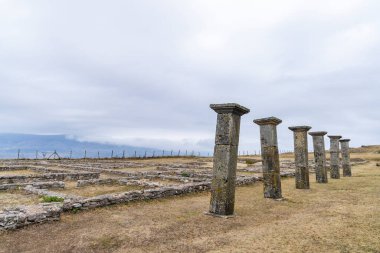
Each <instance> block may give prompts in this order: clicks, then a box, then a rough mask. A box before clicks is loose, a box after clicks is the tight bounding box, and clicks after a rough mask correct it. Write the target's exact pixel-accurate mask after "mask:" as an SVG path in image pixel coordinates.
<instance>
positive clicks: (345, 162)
mask: <svg viewBox="0 0 380 253" xmlns="http://www.w3.org/2000/svg"><path fill="white" fill-rule="evenodd" d="M339 142H340V146H341V149H342V168H343V176H344V177H351V164H350V145H349V143H350V139H342V140H340V141H339Z"/></svg>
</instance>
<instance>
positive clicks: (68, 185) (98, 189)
mask: <svg viewBox="0 0 380 253" xmlns="http://www.w3.org/2000/svg"><path fill="white" fill-rule="evenodd" d="M76 185H77V183H76V182H73V181H71V182H70V181H67V182H65V189H51V191H53V192H59V193H64V194H69V195H77V196H81V197H94V196H97V195H103V194H110V193H115V192H127V191H133V190H141V189H142V187H141V186H134V185H118V184H114V185H88V186H84V187H79V188H77V187H76Z"/></svg>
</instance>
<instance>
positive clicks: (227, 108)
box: [210, 103, 250, 116]
mask: <svg viewBox="0 0 380 253" xmlns="http://www.w3.org/2000/svg"><path fill="white" fill-rule="evenodd" d="M210 108H211V109H213V110H214V111H215V112H217V113H232V114H237V115H239V116H242V115H244V114H247V113H249V111H250V110H249V109H248V108H246V107H244V106H241V105H239V104H236V103H226V104H211V105H210Z"/></svg>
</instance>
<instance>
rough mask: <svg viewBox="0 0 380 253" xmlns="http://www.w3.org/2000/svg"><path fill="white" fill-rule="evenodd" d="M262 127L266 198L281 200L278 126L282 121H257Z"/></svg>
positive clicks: (261, 139) (272, 118)
mask: <svg viewBox="0 0 380 253" xmlns="http://www.w3.org/2000/svg"><path fill="white" fill-rule="evenodd" d="M253 122H254V123H256V124H258V125H259V126H260V141H261V157H262V160H263V162H262V164H263V179H264V197H265V198H273V199H281V198H282V192H281V176H280V159H279V154H278V144H277V129H276V126H277V125H278V124H280V123H281V122H282V121H281V120H280V119H278V118H275V117H270V118H263V119H256V120H254V121H253Z"/></svg>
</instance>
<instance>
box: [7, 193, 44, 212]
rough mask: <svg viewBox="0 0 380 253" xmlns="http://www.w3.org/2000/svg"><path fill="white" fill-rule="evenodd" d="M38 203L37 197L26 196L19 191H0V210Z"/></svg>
mask: <svg viewBox="0 0 380 253" xmlns="http://www.w3.org/2000/svg"><path fill="white" fill-rule="evenodd" d="M39 202H40V200H39V197H38V196H36V195H32V194H26V193H25V192H24V191H21V190H9V191H0V203H1V205H0V209H3V208H10V207H15V206H19V205H32V204H38V203H39Z"/></svg>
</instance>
